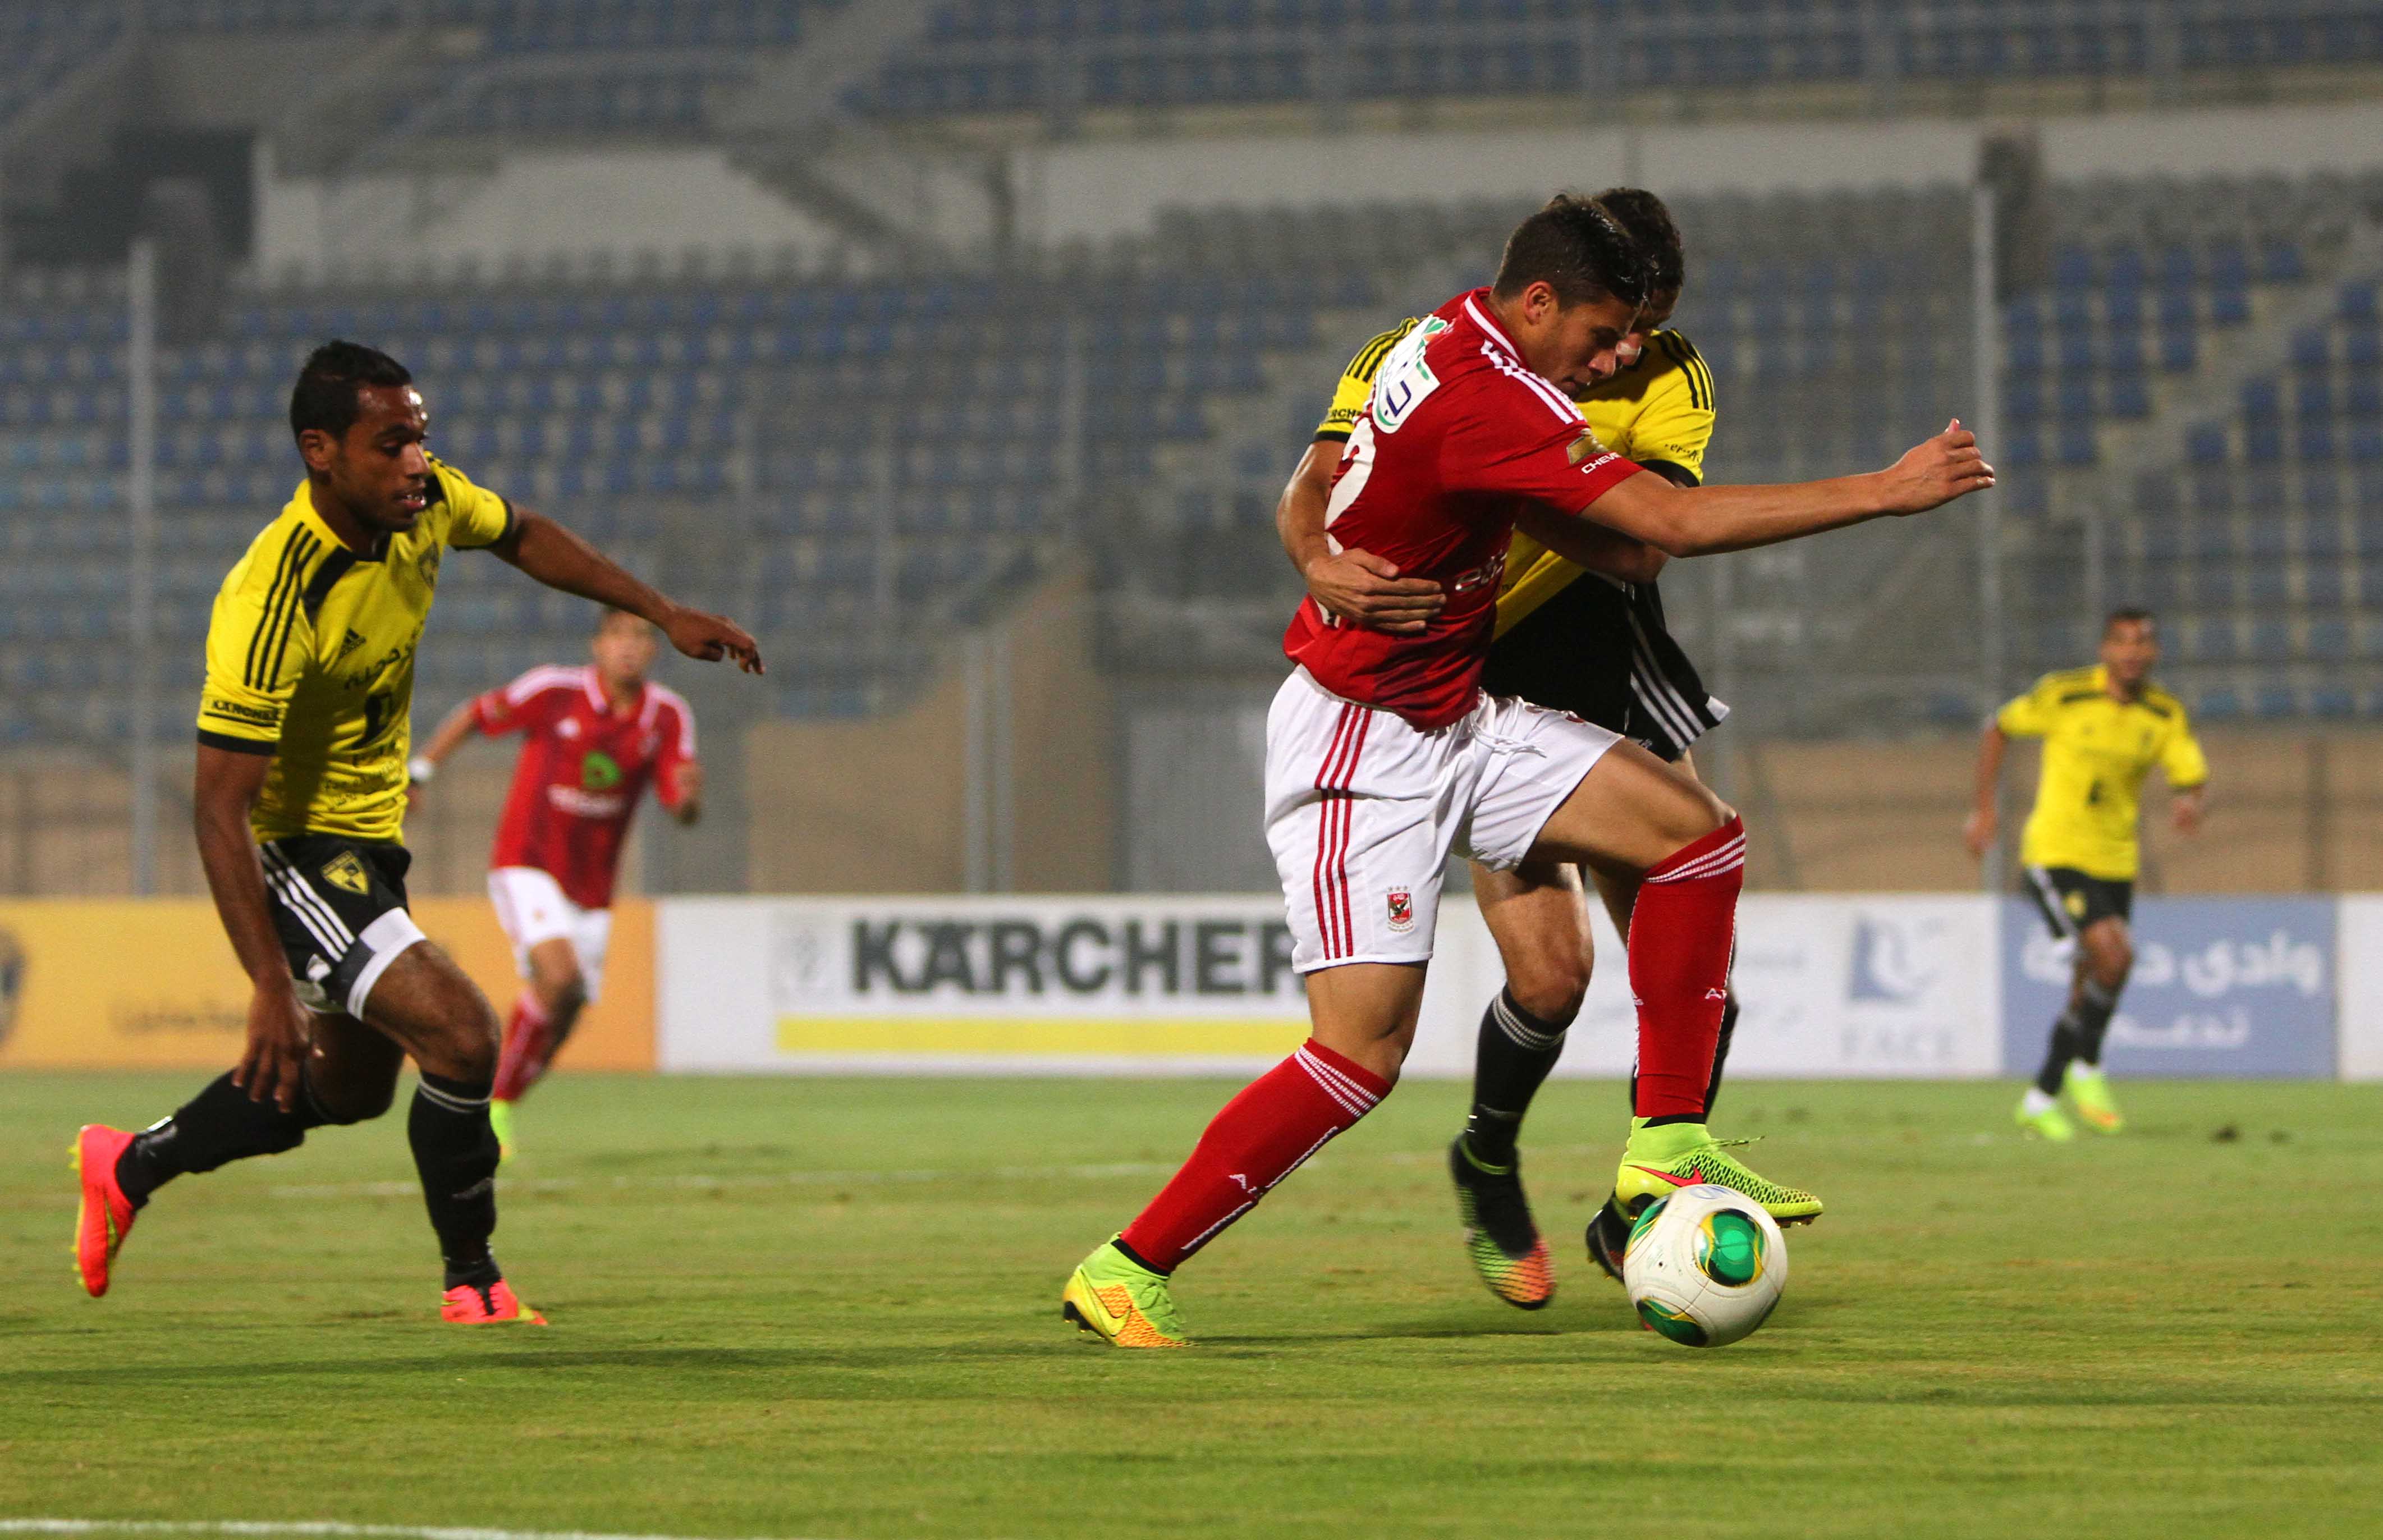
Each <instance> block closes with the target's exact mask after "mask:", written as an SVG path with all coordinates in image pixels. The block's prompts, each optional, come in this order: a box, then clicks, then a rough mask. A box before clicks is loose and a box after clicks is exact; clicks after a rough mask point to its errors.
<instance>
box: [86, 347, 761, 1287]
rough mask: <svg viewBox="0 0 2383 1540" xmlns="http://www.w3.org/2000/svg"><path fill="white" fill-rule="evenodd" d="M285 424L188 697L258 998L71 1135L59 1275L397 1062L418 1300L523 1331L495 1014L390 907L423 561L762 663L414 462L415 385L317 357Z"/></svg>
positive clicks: (343, 360)
mask: <svg viewBox="0 0 2383 1540" xmlns="http://www.w3.org/2000/svg"><path fill="white" fill-rule="evenodd" d="M428 429H429V416H428V413H427V412H426V410H425V408H424V405H423V400H422V395H421V392H420V391H418V390H416V389H415V388H414V381H413V376H411V375H409V374H407V373H406V371H405V369H404V367H403V366H402V365H401V364H400V363H398V362H397V361H396V360H394V359H392V358H390V357H389V356H388V355H387V354H385V353H381V352H377V351H374V350H372V349H370V348H365V347H361V346H358V345H357V344H355V343H352V342H332V343H328V344H327V345H325V346H324V347H321V348H318V349H316V350H315V353H314V355H313V356H312V357H310V358H309V359H308V360H307V361H306V365H305V368H304V369H303V372H302V373H301V374H300V375H299V376H298V384H297V388H296V389H295V390H294V391H293V392H292V393H291V397H290V430H291V431H292V432H293V433H294V434H295V435H296V436H297V440H298V450H299V453H300V455H301V456H302V457H303V459H304V461H305V465H306V480H305V482H304V483H303V485H302V486H300V487H299V488H298V490H297V492H296V493H295V494H294V495H293V496H292V497H291V498H290V502H289V505H288V506H287V507H285V508H283V509H282V511H281V513H280V516H279V517H278V518H276V519H275V520H274V521H273V522H272V523H271V524H267V525H266V526H265V531H264V533H262V534H260V535H259V536H257V537H256V539H255V541H254V542H253V544H251V545H250V547H249V548H248V554H247V555H245V556H243V557H242V558H241V560H240V561H239V562H238V563H236V564H235V565H234V566H233V567H232V569H231V573H230V574H229V575H228V576H227V577H226V578H225V579H224V583H223V587H222V589H221V590H220V591H219V592H218V593H217V594H216V604H215V613H214V617H213V619H212V620H211V622H209V625H208V629H207V646H206V681H205V684H204V687H203V689H202V690H201V692H200V696H199V712H198V733H199V747H198V772H197V780H196V784H195V789H194V791H193V794H192V801H193V804H194V808H195V814H194V821H195V823H196V826H197V834H198V844H199V856H200V861H201V863H202V865H203V866H204V868H205V869H206V874H207V886H208V888H209V889H210V890H211V891H212V892H213V893H214V894H215V902H216V913H217V914H218V915H219V916H221V917H222V919H223V926H224V930H225V932H226V933H227V934H228V936H229V937H230V940H231V946H232V951H233V952H234V953H236V954H237V955H238V956H239V958H240V963H241V967H243V968H244V969H246V970H247V973H248V976H249V979H250V981H251V984H252V986H253V995H252V997H251V1000H250V1003H249V1008H248V1042H247V1046H246V1049H245V1050H244V1051H243V1052H242V1053H241V1060H240V1064H239V1066H237V1067H235V1068H234V1069H232V1070H231V1071H230V1072H229V1073H228V1074H227V1075H224V1076H223V1077H221V1078H218V1079H216V1081H214V1082H213V1083H212V1084H210V1085H209V1086H207V1087H206V1089H205V1090H202V1091H200V1092H199V1094H198V1095H197V1096H195V1097H193V1098H192V1099H191V1101H190V1102H188V1103H185V1104H184V1105H183V1106H182V1107H181V1108H179V1110H178V1111H176V1112H175V1113H174V1114H173V1115H171V1116H170V1117H167V1118H164V1119H161V1120H160V1121H158V1122H157V1123H154V1124H153V1125H151V1126H150V1127H148V1128H146V1129H144V1130H142V1132H140V1133H137V1134H135V1133H130V1132H127V1131H125V1130H122V1129H117V1128H109V1127H103V1126H100V1125H97V1124H93V1125H90V1126H87V1127H84V1128H83V1130H82V1131H81V1133H80V1135H79V1136H78V1137H77V1139H76V1141H75V1158H76V1164H77V1167H78V1169H79V1170H80V1174H81V1184H82V1206H81V1212H80V1215H79V1217H78V1220H77V1226H76V1248H75V1258H76V1265H77V1269H78V1271H79V1272H80V1275H81V1277H82V1282H83V1287H85V1288H86V1289H87V1290H89V1291H90V1292H91V1293H92V1294H93V1295H94V1296H96V1295H100V1294H104V1293H105V1292H106V1291H107V1287H108V1283H109V1280H110V1275H111V1272H112V1268H113V1264H114V1263H115V1259H116V1254H117V1248H118V1247H119V1246H121V1245H122V1243H123V1240H124V1238H125V1236H126V1234H127V1233H128V1232H129V1231H130V1229H131V1227H132V1221H133V1216H134V1214H137V1213H138V1212H139V1211H140V1209H141V1208H142V1206H143V1205H145V1204H146V1203H147V1202H148V1201H149V1197H150V1195H151V1194H152V1193H153V1192H154V1191H155V1190H156V1189H157V1188H159V1187H160V1186H162V1185H163V1184H165V1183H166V1182H168V1181H170V1180H172V1179H173V1178H174V1177H178V1176H181V1175H184V1174H186V1173H190V1172H198V1171H212V1170H214V1169H215V1168H216V1167H217V1166H219V1165H222V1164H226V1163H227V1162H229V1161H235V1160H241V1159H244V1158H246V1157H248V1156H251V1155H266V1154H274V1153H277V1152H280V1151H284V1150H290V1149H294V1148H296V1147H297V1146H298V1144H300V1143H301V1142H302V1141H303V1140H304V1139H305V1137H306V1132H307V1130H308V1129H310V1128H316V1127H323V1126H325V1125H327V1124H347V1123H360V1122H363V1121H364V1120H366V1119H368V1118H373V1117H377V1116H379V1115H381V1114H382V1113H384V1112H386V1111H388V1110H389V1104H390V1103H391V1101H392V1100H393V1099H394V1097H395V1094H396V1089H397V1077H398V1070H399V1068H400V1067H401V1064H402V1062H403V1060H405V1059H406V1058H409V1057H410V1058H412V1059H413V1060H414V1064H415V1066H416V1067H417V1068H418V1069H419V1070H420V1071H421V1083H420V1087H419V1089H418V1090H416V1092H415V1094H414V1104H413V1106H412V1108H411V1110H410V1111H409V1113H408V1115H407V1127H406V1133H407V1138H408V1140H409V1141H410V1143H411V1144H412V1146H413V1149H414V1164H415V1166H416V1167H417V1168H418V1169H419V1171H420V1173H421V1177H422V1193H423V1199H424V1201H425V1202H426V1204H427V1206H428V1208H429V1211H430V1224H431V1227H432V1229H433V1230H434V1231H435V1232H436V1234H437V1236H438V1247H439V1252H440V1254H441V1256H442V1257H443V1258H444V1260H445V1263H446V1282H445V1285H444V1289H445V1293H444V1297H443V1299H442V1301H441V1305H440V1311H439V1313H440V1315H441V1317H442V1318H443V1319H445V1320H448V1321H455V1322H463V1323H469V1324H480V1323H490V1322H505V1321H537V1320H539V1319H540V1318H539V1317H538V1316H537V1312H534V1311H531V1310H529V1309H528V1308H527V1307H525V1305H523V1304H522V1302H521V1300H519V1299H518V1298H517V1297H516V1296H515V1295H514V1293H513V1292H512V1287H510V1286H509V1285H508V1284H507V1283H506V1282H505V1280H504V1277H503V1275H502V1274H501V1273H500V1271H499V1269H498V1267H497V1263H496V1260H495V1258H494V1257H493V1256H492V1255H491V1254H490V1252H489V1250H488V1238H489V1236H490V1235H491V1233H492V1232H494V1230H495V1229H496V1223H497V1209H496V1184H495V1180H494V1178H495V1176H496V1169H497V1141H496V1136H495V1135H494V1134H493V1133H492V1132H491V1131H490V1129H489V1126H488V1094H489V1087H490V1082H491V1079H492V1078H493V1077H494V1075H495V1073H496V1066H497V1047H498V1029H497V1018H496V1014H495V1013H494V1012H493V1011H492V1010H491V1009H490V1008H489V1006H488V1000H487V999H486V998H485V997H484V996H482V994H481V993H480V992H479V990H478V989H477V988H476V987H475V985H474V984H473V983H472V981H471V980H470V979H468V978H466V977H465V976H464V975H463V970H462V969H460V968H458V967H456V966H455V964H454V963H453V962H452V961H451V959H450V958H449V957H448V956H447V955H446V954H445V953H443V952H441V951H440V950H439V949H438V947H436V946H434V945H432V944H431V943H430V942H427V941H426V940H425V939H424V937H423V934H422V931H421V929H420V928H419V927H417V926H416V925H415V924H414V918H413V917H412V916H411V915H410V914H408V913H407V910H406V896H405V870H406V866H407V862H408V859H409V857H408V856H407V852H406V849H405V846H404V844H402V843H401V826H402V822H403V819H404V812H405V788H406V745H407V722H408V714H409V711H410V709H411V708H412V704H413V696H414V649H415V647H417V646H418V645H419V644H420V642H421V639H422V628H423V622H425V621H426V620H427V619H428V618H429V614H430V603H431V598H432V597H433V595H434V594H435V592H436V591H437V588H438V570H439V567H440V564H441V563H442V562H443V561H445V560H446V558H447V554H448V553H449V552H450V551H451V550H486V551H488V552H491V553H492V554H494V555H495V556H496V557H498V558H499V559H500V560H501V561H507V562H510V563H511V564H512V565H513V566H515V567H518V568H520V569H521V570H522V571H523V572H525V573H528V574H529V575H530V576H531V577H534V578H536V579H537V580H538V581H539V582H541V583H544V584H546V585H549V587H554V588H560V589H562V590H563V591H564V592H566V593H572V594H578V595H580V596H582V597H584V598H591V599H594V600H596V601H598V602H599V603H601V604H609V605H611V606H613V607H615V608H617V609H622V610H629V611H631V612H633V613H636V614H638V615H642V616H644V617H645V618H646V619H647V620H648V621H651V622H654V624H656V625H657V626H660V627H661V630H662V633H663V634H665V635H666V636H668V637H669V638H670V640H671V643H672V645H673V646H674V647H677V648H678V649H679V650H680V651H681V652H684V653H685V654H686V655H687V656H689V657H691V658H703V659H722V658H734V659H736V661H737V662H738V663H739V664H741V665H742V666H743V667H744V668H745V669H746V670H747V671H750V672H755V673H758V672H759V671H760V670H761V659H760V655H759V651H758V650H757V649H756V648H755V647H754V645H753V639H752V638H751V637H750V636H748V635H747V634H745V633H744V632H743V631H742V630H741V629H739V628H738V627H737V626H736V625H735V623H733V622H729V621H726V620H722V618H720V617H719V616H717V615H707V614H703V613H701V612H699V611H697V610H689V609H687V608H685V606H683V605H679V604H676V603H673V601H672V600H670V599H669V598H665V597H663V596H662V595H661V594H660V593H658V592H656V591H655V590H654V589H653V588H651V587H648V585H645V584H643V583H641V582H639V581H638V580H637V579H636V578H635V577H633V576H631V575H630V574H629V573H626V572H624V571H623V570H622V569H621V568H620V567H619V566H617V565H615V564H614V563H613V562H611V561H609V560H607V559H606V558H605V557H604V556H603V555H602V554H601V553H600V552H599V551H598V550H596V549H595V548H593V547H591V546H589V545H588V544H587V543H586V541H584V540H582V539H580V538H579V537H578V536H575V535H574V534H572V533H571V532H570V531H569V530H567V529H565V528H563V527H562V525H561V524H556V523H555V522H554V521H553V520H551V519H547V518H542V517H540V516H539V515H537V514H536V513H533V512H530V511H527V510H525V509H515V508H514V507H513V506H512V504H511V503H509V502H507V501H506V500H505V499H502V498H500V497H499V496H497V495H496V494H495V493H493V492H488V491H484V490H482V489H481V488H480V487H475V486H474V485H473V484H472V483H471V481H470V480H469V479H468V478H466V477H465V476H464V475H463V473H461V472H460V471H457V470H456V469H454V468H453V467H452V466H450V465H447V464H445V463H443V462H440V461H438V459H436V458H434V457H433V456H431V454H430V453H429V452H428V450H427V448H426V442H427V437H428Z"/></svg>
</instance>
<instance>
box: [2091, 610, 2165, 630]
mask: <svg viewBox="0 0 2383 1540" xmlns="http://www.w3.org/2000/svg"><path fill="white" fill-rule="evenodd" d="M2134 621H2141V622H2142V623H2143V624H2145V625H2148V626H2151V627H2152V628H2154V629H2155V630H2156V629H2157V628H2158V626H2159V617H2158V616H2157V615H2155V614H2153V613H2152V612H2151V611H2150V610H2145V609H2144V608H2142V606H2141V605H2136V604H2123V605H2120V606H2119V607H2118V609H2116V610H2111V611H2110V612H2109V613H2108V614H2107V615H2105V616H2104V617H2102V634H2103V635H2105V636H2107V635H2108V634H2110V628H2111V627H2112V626H2114V625H2125V624H2128V623H2129V622H2134Z"/></svg>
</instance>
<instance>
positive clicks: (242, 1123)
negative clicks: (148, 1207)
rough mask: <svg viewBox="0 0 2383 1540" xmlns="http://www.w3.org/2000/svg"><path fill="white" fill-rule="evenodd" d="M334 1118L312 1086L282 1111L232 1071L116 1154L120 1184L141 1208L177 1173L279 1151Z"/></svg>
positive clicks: (213, 1081) (134, 1138)
mask: <svg viewBox="0 0 2383 1540" xmlns="http://www.w3.org/2000/svg"><path fill="white" fill-rule="evenodd" d="M330 1121H331V1120H330V1119H329V1118H327V1117H325V1116H324V1115H322V1114H321V1113H320V1112H319V1111H317V1110H316V1108H315V1098H314V1092H313V1090H312V1089H311V1088H309V1087H306V1086H304V1085H303V1083H302V1085H301V1087H300V1093H299V1096H298V1104H297V1105H296V1106H295V1107H293V1108H291V1109H290V1111H288V1112H283V1111H282V1110H281V1109H280V1108H279V1107H277V1106H275V1105H274V1104H273V1103H271V1102H270V1101H265V1102H252V1101H250V1100H249V1099H248V1092H246V1091H244V1090H241V1089H240V1087H238V1086H236V1085H233V1084H232V1083H231V1077H230V1076H229V1075H228V1074H226V1075H221V1076H218V1077H216V1078H215V1079H214V1080H212V1081H210V1082H208V1084H207V1087H206V1089H205V1090H202V1091H200V1092H199V1093H198V1094H197V1095H196V1096H193V1097H191V1099H190V1100H189V1101H188V1102H185V1103H182V1105H181V1106H180V1107H179V1108H178V1109H177V1110H176V1111H175V1113H174V1115H172V1116H171V1117H164V1118H160V1119H158V1120H157V1121H156V1122H154V1123H153V1124H151V1125H150V1126H149V1127H146V1128H143V1129H142V1130H141V1131H140V1132H139V1133H137V1134H135V1135H133V1136H132V1142H131V1143H130V1144H128V1145H126V1146H125V1147H124V1153H123V1154H122V1155H120V1156H118V1157H117V1162H116V1180H117V1186H119V1187H121V1188H123V1189H124V1195H125V1196H126V1197H127V1198H130V1199H131V1200H132V1206H133V1207H134V1208H136V1209H137V1208H140V1207H142V1206H143V1205H144V1204H146V1203H147V1202H148V1201H149V1195H150V1194H151V1193H153V1192H154V1191H156V1190H157V1189H159V1188H161V1187H163V1186H165V1185H166V1184H167V1182H170V1181H172V1180H173V1179H174V1178H175V1177H180V1176H185V1175H187V1174H189V1173H191V1172H194V1171H213V1170H214V1169H215V1168H216V1166H219V1165H224V1164H228V1163H230V1162H232V1161H237V1160H246V1159H247V1158H248V1157H249V1156H251V1155H278V1154H279V1153H280V1152H282V1151H284V1150H295V1149H296V1148H298V1146H299V1145H301V1144H303V1143H304V1142H305V1140H306V1130H307V1129H309V1128H319V1127H323V1125H325V1124H327V1123H328V1122H330Z"/></svg>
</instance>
